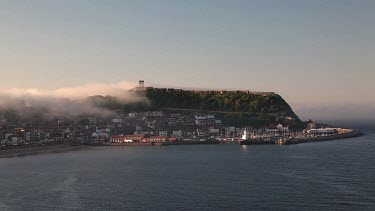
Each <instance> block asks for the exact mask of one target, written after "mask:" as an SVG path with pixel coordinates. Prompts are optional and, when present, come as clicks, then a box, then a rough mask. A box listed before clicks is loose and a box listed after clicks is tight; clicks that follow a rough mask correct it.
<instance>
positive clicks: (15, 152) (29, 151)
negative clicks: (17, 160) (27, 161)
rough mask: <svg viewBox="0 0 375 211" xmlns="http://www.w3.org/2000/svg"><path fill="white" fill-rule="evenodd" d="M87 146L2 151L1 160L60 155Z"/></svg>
mask: <svg viewBox="0 0 375 211" xmlns="http://www.w3.org/2000/svg"><path fill="white" fill-rule="evenodd" d="M84 148H87V146H71V145H64V144H59V145H50V146H38V147H23V148H13V149H0V158H9V157H22V156H27V155H34V154H42V153H60V152H68V151H74V150H82V149H84Z"/></svg>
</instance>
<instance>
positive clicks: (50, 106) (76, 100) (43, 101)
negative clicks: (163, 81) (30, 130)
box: [0, 82, 147, 117]
mask: <svg viewBox="0 0 375 211" xmlns="http://www.w3.org/2000/svg"><path fill="white" fill-rule="evenodd" d="M134 87H136V84H135V83H129V82H119V83H112V84H104V83H94V84H85V85H82V86H73V87H62V88H58V89H36V88H29V89H23V88H11V89H0V109H13V110H16V111H17V112H18V113H19V114H21V115H24V116H27V115H30V113H33V112H42V113H43V114H44V115H45V116H46V117H53V116H59V115H80V114H98V115H110V114H112V111H110V110H108V109H104V108H101V107H97V106H95V105H94V104H92V103H90V101H88V100H87V98H88V97H90V96H97V95H101V96H107V95H110V96H113V97H116V99H117V100H118V101H119V102H121V103H123V104H130V103H136V102H147V99H146V97H144V96H141V95H139V94H137V93H136V92H130V91H129V90H130V89H132V88H134Z"/></svg>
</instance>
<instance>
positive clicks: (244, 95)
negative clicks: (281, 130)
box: [91, 88, 302, 128]
mask: <svg viewBox="0 0 375 211" xmlns="http://www.w3.org/2000/svg"><path fill="white" fill-rule="evenodd" d="M135 92H137V94H139V95H143V96H145V97H146V98H147V99H148V100H149V102H147V103H146V102H138V103H131V104H121V103H120V102H119V101H117V100H116V98H115V97H111V96H105V97H104V96H95V97H92V98H91V101H92V102H94V104H96V105H98V106H101V107H105V108H109V109H113V110H122V111H126V112H130V111H145V110H164V111H165V112H183V113H184V112H185V113H194V114H215V115H216V116H217V117H219V118H220V119H222V120H223V124H225V125H235V126H255V127H263V126H266V125H269V124H278V123H281V124H284V125H289V126H291V127H294V128H301V126H302V122H301V120H300V119H299V118H298V116H297V115H296V114H295V113H294V112H293V110H292V109H291V107H290V106H289V104H288V103H287V102H286V101H285V100H284V99H283V98H282V97H281V96H280V95H278V94H275V93H273V92H245V91H190V90H181V89H165V88H147V89H146V90H142V91H135Z"/></svg>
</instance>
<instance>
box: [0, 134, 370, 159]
mask: <svg viewBox="0 0 375 211" xmlns="http://www.w3.org/2000/svg"><path fill="white" fill-rule="evenodd" d="M363 135H365V134H364V133H362V132H361V131H358V130H354V131H351V132H348V133H342V134H335V135H330V136H319V137H314V138H298V139H297V138H296V139H290V140H284V141H274V142H272V143H271V142H267V143H266V142H250V141H247V142H246V141H245V142H246V143H244V142H243V143H241V142H240V144H239V145H258V144H280V145H294V144H303V143H314V142H323V141H333V140H339V139H348V138H356V137H360V136H363ZM205 144H225V143H221V142H219V141H205V142H191V141H189V142H186V143H185V142H176V143H148V144H147V143H138V144H137V143H135V144H134V143H129V144H120V143H119V144H110V145H65V144H58V145H46V146H36V147H22V148H12V149H0V159H1V158H14V157H24V156H29V155H37V154H47V153H63V152H70V151H77V150H82V149H88V148H90V147H95V146H98V147H100V146H124V147H127V146H128V147H129V146H177V145H205Z"/></svg>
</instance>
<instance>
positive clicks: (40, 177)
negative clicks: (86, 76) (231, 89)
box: [0, 131, 375, 210]
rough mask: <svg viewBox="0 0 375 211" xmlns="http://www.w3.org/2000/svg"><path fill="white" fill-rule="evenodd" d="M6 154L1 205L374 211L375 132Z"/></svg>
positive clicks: (0, 164)
mask: <svg viewBox="0 0 375 211" xmlns="http://www.w3.org/2000/svg"><path fill="white" fill-rule="evenodd" d="M365 132H366V133H367V134H368V135H366V136H363V137H360V138H354V139H347V140H337V141H330V142H323V143H311V144H300V145H292V146H276V145H275V146H272V145H268V146H247V147H246V146H240V145H205V146H168V147H96V148H92V149H88V150H82V151H74V152H68V153H59V154H42V155H33V156H27V157H19V158H3V159H0V210H252V209H256V210H258V209H266V210H269V209H276V210H280V209H283V210H375V132H373V131H365Z"/></svg>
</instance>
